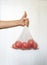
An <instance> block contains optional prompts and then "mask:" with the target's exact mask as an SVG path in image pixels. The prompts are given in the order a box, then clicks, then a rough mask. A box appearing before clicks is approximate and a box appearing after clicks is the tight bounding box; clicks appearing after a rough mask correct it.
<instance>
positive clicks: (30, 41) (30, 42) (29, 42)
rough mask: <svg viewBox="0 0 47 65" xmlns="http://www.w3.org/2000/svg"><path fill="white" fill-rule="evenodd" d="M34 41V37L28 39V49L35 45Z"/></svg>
mask: <svg viewBox="0 0 47 65" xmlns="http://www.w3.org/2000/svg"><path fill="white" fill-rule="evenodd" d="M33 43H34V41H33V40H32V39H30V40H28V49H31V48H32V47H33Z"/></svg>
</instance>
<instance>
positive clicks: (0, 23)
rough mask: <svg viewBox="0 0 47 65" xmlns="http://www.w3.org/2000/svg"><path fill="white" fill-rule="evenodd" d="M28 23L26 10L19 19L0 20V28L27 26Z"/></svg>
mask: <svg viewBox="0 0 47 65" xmlns="http://www.w3.org/2000/svg"><path fill="white" fill-rule="evenodd" d="M28 25H29V20H28V18H27V14H26V12H25V13H24V15H23V16H22V18H21V19H20V20H12V21H2V20H0V29H3V28H10V27H16V26H28Z"/></svg>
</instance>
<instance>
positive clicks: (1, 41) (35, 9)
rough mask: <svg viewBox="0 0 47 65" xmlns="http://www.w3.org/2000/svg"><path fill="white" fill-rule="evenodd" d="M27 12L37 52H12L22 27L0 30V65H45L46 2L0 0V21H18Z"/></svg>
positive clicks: (46, 55) (46, 49)
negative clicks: (36, 44)
mask: <svg viewBox="0 0 47 65" xmlns="http://www.w3.org/2000/svg"><path fill="white" fill-rule="evenodd" d="M24 11H26V12H27V14H28V18H29V20H30V25H29V30H30V32H31V35H32V37H33V38H34V40H35V41H36V42H37V43H38V45H39V50H27V51H21V50H14V49H12V48H11V45H12V44H13V43H14V42H15V41H16V40H17V39H18V38H19V36H20V34H21V33H22V30H23V28H24V27H21V26H20V27H14V28H9V29H2V30H0V65H47V0H0V20H15V19H20V18H21V17H22V15H23V13H24Z"/></svg>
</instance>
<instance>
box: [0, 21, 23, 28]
mask: <svg viewBox="0 0 47 65" xmlns="http://www.w3.org/2000/svg"><path fill="white" fill-rule="evenodd" d="M15 26H24V24H22V22H21V21H20V20H12V21H0V29H3V28H10V27H15Z"/></svg>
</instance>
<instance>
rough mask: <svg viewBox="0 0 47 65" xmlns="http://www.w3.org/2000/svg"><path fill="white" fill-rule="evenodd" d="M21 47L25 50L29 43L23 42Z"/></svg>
mask: <svg viewBox="0 0 47 65" xmlns="http://www.w3.org/2000/svg"><path fill="white" fill-rule="evenodd" d="M21 49H23V50H25V49H27V43H26V42H23V43H22V46H21Z"/></svg>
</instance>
